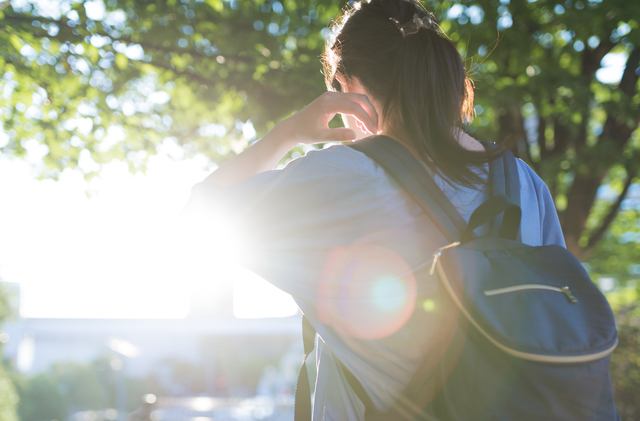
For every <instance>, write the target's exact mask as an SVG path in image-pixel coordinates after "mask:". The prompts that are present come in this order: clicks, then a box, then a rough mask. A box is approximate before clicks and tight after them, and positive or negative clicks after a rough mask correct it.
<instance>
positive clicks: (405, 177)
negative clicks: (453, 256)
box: [349, 136, 467, 242]
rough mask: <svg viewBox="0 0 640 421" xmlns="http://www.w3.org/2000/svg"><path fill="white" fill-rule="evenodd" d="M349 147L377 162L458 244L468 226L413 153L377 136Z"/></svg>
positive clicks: (451, 240) (383, 137) (447, 235)
mask: <svg viewBox="0 0 640 421" xmlns="http://www.w3.org/2000/svg"><path fill="white" fill-rule="evenodd" d="M349 147H351V148H353V149H355V150H357V151H360V152H362V153H364V154H365V155H367V156H368V157H369V158H371V159H373V160H374V161H375V162H377V163H378V164H379V165H380V166H381V167H382V169H384V170H385V171H386V172H387V173H388V174H389V175H390V176H391V178H393V179H394V180H395V181H396V182H397V183H398V184H400V187H402V188H403V189H404V190H405V191H406V192H407V193H408V194H409V195H411V196H412V197H413V198H414V200H415V202H416V203H417V204H418V205H419V206H420V208H422V210H423V211H424V212H425V213H426V214H427V215H428V216H429V218H431V220H432V221H433V223H434V224H435V225H436V227H438V229H439V230H440V231H441V232H442V233H443V234H444V236H445V237H446V238H447V239H448V240H449V241H450V242H454V241H459V240H460V235H461V233H462V232H463V231H464V230H465V229H466V227H467V223H466V221H465V220H464V219H463V218H462V216H461V215H460V213H459V212H458V210H457V209H456V208H455V206H453V204H452V203H451V201H450V200H449V199H448V198H447V196H446V195H445V194H444V193H443V192H442V190H441V189H440V188H439V187H438V185H437V184H436V183H435V181H434V180H433V178H432V177H431V176H430V175H429V173H428V172H427V170H426V169H425V168H424V167H423V166H422V165H421V164H420V163H419V162H418V160H417V159H416V158H415V157H414V156H413V155H411V153H410V152H409V151H408V150H407V149H406V148H405V147H404V146H402V145H400V144H399V143H398V142H396V141H395V140H393V139H391V138H390V137H387V136H374V137H370V138H367V139H365V140H362V141H359V142H355V143H352V144H350V145H349Z"/></svg>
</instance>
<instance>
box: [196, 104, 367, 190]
mask: <svg viewBox="0 0 640 421" xmlns="http://www.w3.org/2000/svg"><path fill="white" fill-rule="evenodd" d="M337 113H342V114H348V115H353V116H354V117H355V118H356V119H357V120H358V121H359V122H360V123H361V124H362V127H364V128H365V129H366V130H367V131H368V132H370V133H372V134H374V133H377V132H378V126H377V124H378V115H377V113H376V110H375V108H374V107H373V105H372V104H371V102H370V101H369V99H368V98H367V97H366V96H365V95H361V94H354V93H342V92H325V93H324V94H322V95H320V96H319V97H318V98H317V99H316V100H315V101H313V102H312V103H311V104H309V105H307V106H306V107H305V108H303V109H302V110H300V111H299V112H298V113H296V114H294V115H292V116H291V117H289V118H287V119H286V120H283V121H281V122H280V123H278V124H277V125H276V126H275V127H274V128H273V129H272V130H271V131H270V132H269V133H267V135H266V136H264V137H263V138H262V139H260V140H259V141H257V142H256V143H254V144H253V145H251V147H249V148H247V149H246V150H244V151H243V152H242V153H240V154H239V155H237V156H235V157H234V158H232V159H231V160H230V161H228V162H227V163H226V164H224V165H223V166H222V167H220V168H218V169H217V170H215V171H214V172H213V173H212V174H211V175H209V176H208V177H207V178H206V179H205V181H206V182H208V183H212V184H214V185H216V186H218V187H221V188H228V187H233V186H236V185H238V184H240V183H242V182H243V181H245V180H246V179H248V178H250V177H253V176H254V175H256V174H259V173H261V172H264V171H268V170H271V169H273V168H274V167H275V166H276V165H277V164H278V162H280V160H281V159H282V157H283V156H285V155H286V153H287V152H289V150H291V148H293V147H294V146H295V145H297V144H299V143H305V144H310V143H326V142H348V141H351V140H353V139H355V133H354V131H353V130H351V129H348V128H337V129H330V128H329V127H328V124H329V121H331V119H332V118H333V117H334V116H335V115H336V114H337Z"/></svg>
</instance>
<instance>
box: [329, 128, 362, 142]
mask: <svg viewBox="0 0 640 421" xmlns="http://www.w3.org/2000/svg"><path fill="white" fill-rule="evenodd" d="M322 134H323V136H322V137H323V139H322V141H323V142H349V141H351V140H354V139H355V138H356V133H355V132H354V131H353V130H351V129H347V128H344V127H340V128H337V129H327V130H325V131H324V132H323V133H322Z"/></svg>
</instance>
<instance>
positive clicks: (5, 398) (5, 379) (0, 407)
mask: <svg viewBox="0 0 640 421" xmlns="http://www.w3.org/2000/svg"><path fill="white" fill-rule="evenodd" d="M7 295H8V294H7V293H6V292H5V291H4V289H3V288H2V287H0V321H4V320H5V319H7V318H10V317H11V316H12V314H11V313H12V310H13V309H12V308H11V305H10V303H9V298H10V297H8V296H7ZM1 351H2V348H1V347H0V352H1ZM19 401H20V397H19V395H18V393H17V391H16V388H15V386H14V384H13V381H12V379H11V376H10V375H9V373H7V371H6V370H5V368H4V366H2V365H0V420H2V421H17V419H18V418H17V412H16V408H17V404H18V402H19Z"/></svg>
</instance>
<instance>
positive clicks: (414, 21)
mask: <svg viewBox="0 0 640 421" xmlns="http://www.w3.org/2000/svg"><path fill="white" fill-rule="evenodd" d="M389 20H391V21H392V22H393V23H395V24H396V26H397V27H398V29H399V30H400V32H401V33H402V36H403V37H406V36H407V35H412V34H417V33H418V31H420V29H422V28H424V29H430V30H435V27H436V26H437V24H436V20H435V18H434V17H433V14H432V13H430V12H427V16H425V17H424V18H421V17H420V16H418V14H417V13H414V14H413V18H411V20H410V21H409V22H407V23H405V24H404V25H402V24H400V22H398V20H397V19H394V18H389Z"/></svg>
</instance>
